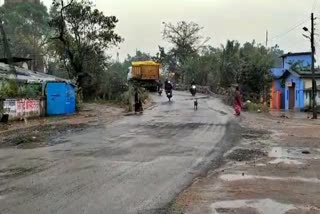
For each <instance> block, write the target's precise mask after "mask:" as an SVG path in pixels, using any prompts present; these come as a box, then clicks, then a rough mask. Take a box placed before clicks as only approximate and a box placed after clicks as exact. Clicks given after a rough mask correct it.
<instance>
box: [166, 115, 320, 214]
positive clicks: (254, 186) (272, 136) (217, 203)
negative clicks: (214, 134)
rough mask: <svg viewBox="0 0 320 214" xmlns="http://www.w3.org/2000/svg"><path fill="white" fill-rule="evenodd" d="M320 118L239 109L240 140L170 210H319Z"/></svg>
mask: <svg viewBox="0 0 320 214" xmlns="http://www.w3.org/2000/svg"><path fill="white" fill-rule="evenodd" d="M319 125H320V120H318V121H313V120H309V119H307V117H300V118H293V117H289V118H287V117H280V115H276V116H270V115H263V114H244V115H243V116H242V118H241V126H242V139H241V143H240V144H238V145H237V146H236V147H234V148H233V149H232V150H231V151H229V152H228V153H226V154H225V160H224V165H223V167H221V168H219V169H217V170H213V171H210V172H209V173H208V175H207V176H206V177H204V178H201V179H198V180H196V181H195V182H194V183H193V185H191V186H190V188H188V189H186V190H185V191H184V192H182V193H181V194H180V195H179V196H178V197H177V199H176V201H175V202H174V204H173V205H172V213H221V214H222V213H223V214H225V213H239V214H251V213H252V214H255V213H266V214H269V213H270V214H275V213H277V214H278V213H279V214H282V213H283V214H298V213H299V214H300V213H311V214H312V213H320V131H319V127H320V126H319Z"/></svg>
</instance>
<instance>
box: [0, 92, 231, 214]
mask: <svg viewBox="0 0 320 214" xmlns="http://www.w3.org/2000/svg"><path fill="white" fill-rule="evenodd" d="M199 97H200V99H199V109H198V110H197V111H195V110H194V109H193V100H192V97H191V96H190V95H189V94H188V93H183V92H175V93H174V98H173V102H171V103H169V102H168V101H167V99H166V97H165V96H162V97H160V96H154V101H155V105H154V106H153V107H151V108H150V109H148V110H146V111H145V112H144V114H143V115H135V116H127V117H124V118H123V119H120V120H118V121H116V122H114V123H112V124H105V125H103V126H101V127H99V128H89V129H88V130H86V131H83V132H81V133H77V134H69V135H68V136H66V137H64V136H61V138H59V139H60V140H61V141H63V142H62V143H60V144H57V145H54V146H50V147H41V148H33V149H17V148H2V149H0V213H1V214H9V213H10V214H13V213H15V214H16V213H23V214H25V213H39V214H40V213H41V214H43V213H65V214H79V213H91V214H95V213H110V214H117V213H119V214H122V213H150V212H152V211H155V210H157V209H158V208H161V207H163V206H165V205H166V204H167V203H168V202H170V201H171V200H172V199H174V197H175V196H176V195H177V194H178V193H179V192H181V191H182V190H183V189H184V188H186V187H187V186H188V185H190V183H191V182H192V180H193V179H194V178H195V177H196V176H198V175H199V174H201V173H202V172H203V171H205V170H206V169H207V168H208V167H209V166H211V167H212V164H216V163H217V162H218V161H219V158H220V157H221V156H222V154H223V152H225V151H226V150H227V149H228V148H229V147H230V146H231V144H232V142H231V141H233V139H232V137H231V136H233V138H236V136H235V134H234V133H236V132H234V130H233V125H232V124H233V122H230V121H231V120H233V119H232V118H233V117H232V116H233V115H232V111H231V109H229V108H228V107H226V106H224V105H223V104H222V103H221V101H220V100H218V99H214V98H208V97H207V98H206V97H203V96H199ZM232 133H233V134H232Z"/></svg>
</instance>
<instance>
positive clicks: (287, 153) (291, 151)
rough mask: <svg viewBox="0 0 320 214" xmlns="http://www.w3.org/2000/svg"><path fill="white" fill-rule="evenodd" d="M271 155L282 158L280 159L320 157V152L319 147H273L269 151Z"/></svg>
mask: <svg viewBox="0 0 320 214" xmlns="http://www.w3.org/2000/svg"><path fill="white" fill-rule="evenodd" d="M305 151H308V152H310V154H304V153H306V152H305ZM268 156H269V157H272V158H280V159H290V160H292V159H302V160H303V159H305V160H310V159H320V152H319V151H318V150H317V149H308V148H303V147H301V148H300V147H292V148H291V147H290V148H289V147H287V148H283V147H273V148H272V149H271V151H269V153H268ZM293 164H294V163H293Z"/></svg>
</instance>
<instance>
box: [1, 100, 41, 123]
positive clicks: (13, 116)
mask: <svg viewBox="0 0 320 214" xmlns="http://www.w3.org/2000/svg"><path fill="white" fill-rule="evenodd" d="M2 106H3V114H8V115H9V120H19V119H23V118H31V117H40V116H44V115H45V112H46V108H45V99H42V98H39V99H5V100H3V102H2Z"/></svg>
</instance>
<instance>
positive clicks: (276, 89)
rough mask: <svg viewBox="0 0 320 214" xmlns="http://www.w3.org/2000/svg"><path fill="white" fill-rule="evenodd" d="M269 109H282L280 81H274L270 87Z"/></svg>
mask: <svg viewBox="0 0 320 214" xmlns="http://www.w3.org/2000/svg"><path fill="white" fill-rule="evenodd" d="M270 93H271V94H270V108H272V109H281V108H282V106H283V105H282V103H281V101H282V98H281V97H282V96H284V94H283V90H282V87H281V80H279V79H275V80H273V82H272V87H271V91H270Z"/></svg>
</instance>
